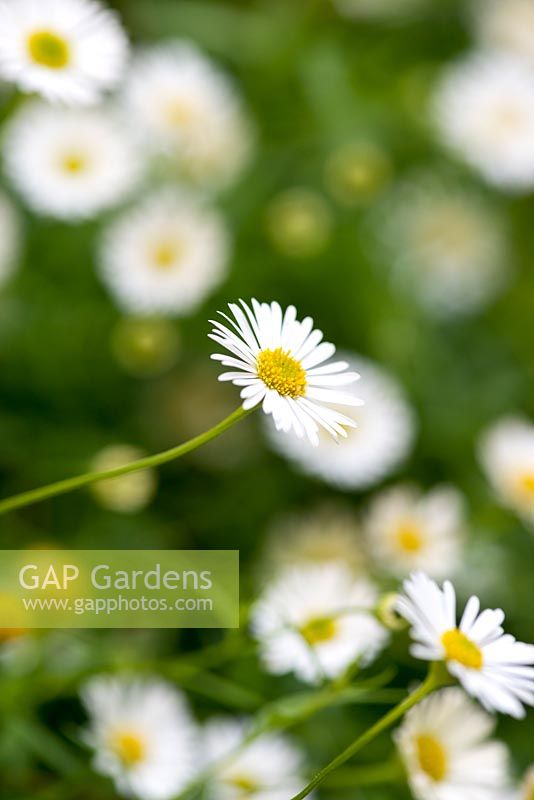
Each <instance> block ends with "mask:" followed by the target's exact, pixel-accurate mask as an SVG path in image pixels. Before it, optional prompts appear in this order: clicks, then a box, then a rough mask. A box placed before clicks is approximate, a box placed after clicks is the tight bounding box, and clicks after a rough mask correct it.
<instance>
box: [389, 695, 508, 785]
mask: <svg viewBox="0 0 534 800" xmlns="http://www.w3.org/2000/svg"><path fill="white" fill-rule="evenodd" d="M494 728H495V719H494V718H493V717H491V716H490V715H489V714H486V712H485V711H482V710H481V709H480V708H479V707H478V706H477V705H475V704H474V703H473V702H472V700H470V699H469V698H468V697H466V695H465V694H464V693H463V692H462V690H461V689H459V688H455V687H453V688H448V689H442V690H441V691H440V692H437V693H436V694H434V695H432V696H430V697H427V698H426V700H423V702H422V703H420V704H419V705H417V706H415V708H412V709H411V711H409V712H408V713H407V714H406V716H405V718H404V721H403V723H402V725H401V727H400V728H399V730H398V731H397V732H396V734H395V739H396V743H397V747H398V748H399V752H400V755H401V757H402V760H403V763H404V766H405V768H406V771H407V774H408V781H409V783H410V787H411V790H412V792H413V795H414V797H415V798H417V800H456V798H458V799H459V798H461V799H462V800H464V798H465V800H467V799H468V798H469V800H502V797H503V793H504V791H505V789H506V784H507V769H508V753H507V750H506V747H505V745H504V744H502V743H501V742H496V741H491V740H490V739H489V737H490V736H491V734H492V733H493V730H494Z"/></svg>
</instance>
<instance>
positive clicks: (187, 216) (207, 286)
mask: <svg viewBox="0 0 534 800" xmlns="http://www.w3.org/2000/svg"><path fill="white" fill-rule="evenodd" d="M228 257H229V236H228V233H227V230H226V227H225V225H224V222H223V220H222V218H221V216H220V215H219V213H218V212H217V211H215V210H213V209H209V208H207V207H204V206H203V205H202V204H201V203H199V202H198V201H197V200H195V199H194V198H192V197H188V196H187V195H185V194H181V193H179V192H174V191H172V190H170V189H169V190H166V189H165V190H162V191H160V192H158V193H156V194H154V195H151V196H149V197H148V198H145V199H144V200H143V201H142V202H141V203H140V204H139V205H138V206H136V207H135V208H133V209H131V210H129V211H127V212H126V213H125V214H123V216H121V217H120V218H119V219H118V220H117V221H115V222H114V223H112V224H111V226H110V227H109V229H108V230H107V231H106V233H105V235H104V239H103V242H102V247H101V265H100V274H101V277H102V280H103V281H104V283H105V284H106V285H107V287H108V289H109V290H110V292H111V293H112V295H113V296H114V298H115V299H116V301H117V303H118V304H119V306H120V307H121V308H122V309H123V310H125V311H127V312H133V313H139V314H154V313H157V314H164V315H169V316H172V315H176V316H180V315H183V314H187V313H190V312H191V311H193V310H194V309H195V308H197V307H198V306H199V305H200V303H202V301H203V300H204V299H205V297H207V295H208V294H209V293H210V292H212V291H213V290H214V289H215V288H216V287H217V286H218V285H219V284H220V283H221V282H222V280H223V279H224V278H225V277H226V272H227V261H228Z"/></svg>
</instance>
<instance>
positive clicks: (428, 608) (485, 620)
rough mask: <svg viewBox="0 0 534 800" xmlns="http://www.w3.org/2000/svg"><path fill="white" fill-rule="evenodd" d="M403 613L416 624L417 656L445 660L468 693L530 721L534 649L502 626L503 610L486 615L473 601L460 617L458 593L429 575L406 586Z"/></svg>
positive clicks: (401, 599)
mask: <svg viewBox="0 0 534 800" xmlns="http://www.w3.org/2000/svg"><path fill="white" fill-rule="evenodd" d="M397 611H398V613H399V614H400V615H401V616H403V617H404V618H405V619H406V620H408V622H409V623H410V625H411V635H412V638H413V639H414V642H415V643H414V644H413V645H412V648H411V652H412V655H413V656H415V657H416V658H420V659H423V660H424V661H444V662H445V664H446V666H447V669H448V671H449V672H450V674H451V675H452V676H454V677H455V678H457V679H458V680H459V681H460V683H461V684H462V686H463V687H464V689H465V690H466V691H467V692H468V693H469V694H470V695H472V696H473V697H476V698H477V699H478V700H479V701H480V702H481V703H482V705H483V706H484V707H485V708H487V709H488V710H490V711H501V712H503V713H505V714H510V715H511V716H513V717H517V718H522V717H524V716H525V709H524V707H523V706H524V705H530V706H531V705H534V645H530V644H524V643H523V642H518V641H516V640H515V639H514V637H513V636H510V635H509V634H505V633H504V631H503V628H502V627H501V624H502V622H503V621H504V612H503V611H502V610H501V609H494V610H492V609H486V610H485V611H482V612H481V611H480V600H479V599H478V597H475V596H472V597H471V598H470V599H469V601H468V603H467V605H466V607H465V610H464V612H463V614H462V617H461V620H460V623H459V624H458V622H457V617H456V592H455V590H454V587H453V586H452V584H451V583H449V582H448V581H445V583H444V584H443V588H442V589H441V588H440V587H439V586H438V585H437V583H435V582H434V581H433V580H431V579H430V578H428V577H427V575H425V574H424V573H423V572H417V573H414V574H413V575H412V576H411V577H410V578H409V579H408V580H406V581H405V582H404V594H403V595H401V596H400V597H399V599H398V600H397Z"/></svg>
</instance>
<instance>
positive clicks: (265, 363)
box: [256, 347, 307, 398]
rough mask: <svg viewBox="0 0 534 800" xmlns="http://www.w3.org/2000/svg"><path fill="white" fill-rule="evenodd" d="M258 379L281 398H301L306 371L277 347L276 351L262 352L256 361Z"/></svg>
mask: <svg viewBox="0 0 534 800" xmlns="http://www.w3.org/2000/svg"><path fill="white" fill-rule="evenodd" d="M256 369H257V372H258V378H260V380H262V381H263V382H264V384H265V385H266V386H267V388H269V389H274V390H275V391H276V392H278V394H279V395H281V396H282V397H292V398H296V397H303V396H304V395H305V393H306V385H307V384H306V370H305V369H304V368H303V367H302V365H301V364H300V362H299V361H297V359H296V358H293V356H290V355H289V352H286V351H285V350H282V348H281V347H277V348H276V350H262V351H261V353H260V354H259V356H258V358H257V360H256Z"/></svg>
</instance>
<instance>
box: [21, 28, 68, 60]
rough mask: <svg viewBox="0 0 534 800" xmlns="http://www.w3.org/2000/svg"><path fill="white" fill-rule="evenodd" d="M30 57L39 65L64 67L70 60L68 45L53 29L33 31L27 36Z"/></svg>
mask: <svg viewBox="0 0 534 800" xmlns="http://www.w3.org/2000/svg"><path fill="white" fill-rule="evenodd" d="M28 52H29V54H30V58H31V59H32V61H34V62H35V63H36V64H39V65H40V66H41V67H48V68H49V69H64V68H65V67H66V66H68V64H69V62H70V46H69V43H68V42H67V41H66V40H65V39H64V38H63V37H62V36H58V34H57V33H54V31H46V30H44V31H35V32H34V33H32V34H31V35H30V36H29V37H28Z"/></svg>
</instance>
